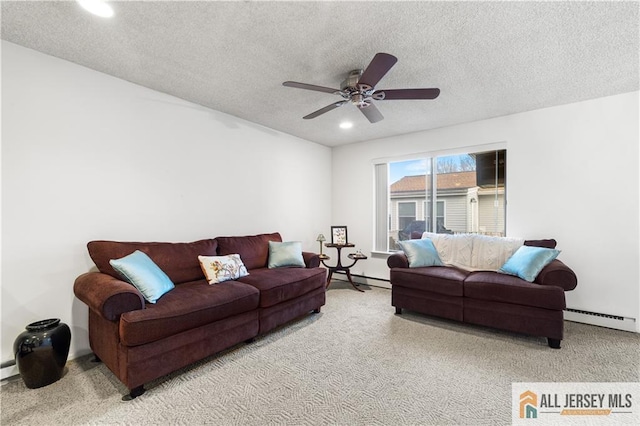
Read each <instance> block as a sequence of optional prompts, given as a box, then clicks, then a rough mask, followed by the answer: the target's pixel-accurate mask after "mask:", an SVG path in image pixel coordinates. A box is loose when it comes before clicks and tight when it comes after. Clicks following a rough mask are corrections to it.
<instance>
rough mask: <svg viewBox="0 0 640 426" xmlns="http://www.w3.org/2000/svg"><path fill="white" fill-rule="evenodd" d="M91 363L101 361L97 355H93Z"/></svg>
mask: <svg viewBox="0 0 640 426" xmlns="http://www.w3.org/2000/svg"><path fill="white" fill-rule="evenodd" d="M91 362H102V360H101V359H100V357H99V356H98V355H96V354H93V359H92V360H91Z"/></svg>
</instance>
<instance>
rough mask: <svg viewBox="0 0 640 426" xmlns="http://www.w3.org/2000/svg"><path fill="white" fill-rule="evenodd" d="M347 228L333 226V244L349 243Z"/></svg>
mask: <svg viewBox="0 0 640 426" xmlns="http://www.w3.org/2000/svg"><path fill="white" fill-rule="evenodd" d="M347 241H348V240H347V227H346V226H332V227H331V244H338V245H345V244H348V243H347Z"/></svg>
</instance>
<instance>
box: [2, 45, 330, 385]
mask: <svg viewBox="0 0 640 426" xmlns="http://www.w3.org/2000/svg"><path fill="white" fill-rule="evenodd" d="M212 96H214V94H212ZM330 173H331V150H330V149H329V148H327V147H324V146H321V145H318V144H314V143H311V142H308V141H305V140H302V139H298V138H295V137H292V136H290V135H286V134H283V133H279V132H276V131H274V130H270V129H267V128H265V127H261V126H258V125H255V124H253V123H250V122H247V121H244V120H241V119H238V118H235V117H232V116H229V115H226V114H223V113H220V112H216V111H213V110H210V109H207V108H204V107H201V106H198V105H194V104H191V103H188V102H185V101H183V100H180V99H177V98H175V97H172V96H169V95H165V94H162V93H158V92H155V91H153V90H150V89H147V88H144V87H140V86H137V85H134V84H131V83H128V82H126V81H123V80H119V79H117V78H114V77H110V76H107V75H105V74H102V73H99V72H96V71H92V70H90V69H87V68H84V67H81V66H78V65H75V64H72V63H70V62H66V61H63V60H60V59H56V58H54V57H51V56H47V55H44V54H41V53H38V52H36V51H33V50H29V49H25V48H23V47H20V46H17V45H15V44H11V43H8V42H4V41H3V42H2V301H1V306H2V313H1V318H2V358H1V360H2V361H3V362H4V361H7V360H10V359H12V358H13V354H12V344H13V340H14V339H15V337H16V336H17V335H18V334H19V333H20V332H22V331H23V330H24V326H25V325H27V324H28V323H30V322H33V321H36V320H39V319H44V318H51V317H56V318H61V320H62V321H63V322H65V323H67V324H68V325H69V326H70V327H71V331H72V335H73V339H72V346H71V357H74V356H76V355H80V354H83V353H86V352H88V351H89V345H88V336H87V308H86V306H85V305H84V304H83V303H82V302H80V301H78V300H77V299H75V298H74V295H73V290H72V288H73V282H74V280H75V278H76V277H77V276H78V275H80V274H81V273H83V272H86V271H88V270H90V269H91V268H92V267H93V263H92V261H91V259H90V258H89V256H88V254H87V250H86V243H87V242H88V241H90V240H92V239H116V240H142V241H151V240H155V241H193V240H196V239H200V238H211V237H215V236H219V235H247V234H253V233H261V232H274V231H279V232H280V233H281V234H282V236H283V238H284V239H288V240H301V241H303V246H304V247H305V249H308V250H314V251H317V249H318V246H317V243H316V241H315V238H316V236H317V235H318V233H320V232H324V231H326V230H327V229H329V226H330V209H329V208H328V206H329V205H330V202H331V198H330V191H331V188H330V187H329V185H318V184H317V183H318V179H319V176H325V177H327V178H328V176H330ZM9 370H10V369H4V370H3V372H2V376H3V377H6V376H7V375H10V374H14V373H15V371H9Z"/></svg>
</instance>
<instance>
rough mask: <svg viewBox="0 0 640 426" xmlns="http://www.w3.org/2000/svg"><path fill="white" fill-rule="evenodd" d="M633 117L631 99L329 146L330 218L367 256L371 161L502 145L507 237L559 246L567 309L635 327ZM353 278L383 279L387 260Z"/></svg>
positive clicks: (638, 300)
mask: <svg viewBox="0 0 640 426" xmlns="http://www.w3.org/2000/svg"><path fill="white" fill-rule="evenodd" d="M638 112H639V111H638V92H633V93H627V94H621V95H617V96H611V97H606V98H601V99H595V100H591V101H586V102H580V103H575V104H570V105H563V106H558V107H553V108H546V109H541V110H536V111H531V112H526V113H521V114H515V115H510V116H505V117H500V118H495V119H490V120H483V121H479V122H474V123H467V124H463V125H458V126H452V127H446V128H440V129H435V130H431V131H425V132H420V133H414V134H410V135H404V136H399V137H393V138H386V139H380V140H374V141H368V142H363V143H358V144H353V145H347V146H342V147H337V148H334V149H333V190H334V196H333V215H332V220H333V222H334V223H336V224H340V225H347V226H348V232H349V240H350V242H354V243H356V244H357V246H358V247H357V248H360V249H362V250H363V251H365V250H370V249H371V248H372V247H373V235H372V230H373V219H374V218H373V177H372V176H373V168H372V160H373V159H376V158H384V157H394V156H407V155H410V154H412V153H421V152H427V151H437V150H446V149H453V148H457V147H467V146H473V145H480V144H493V143H500V142H506V144H507V173H508V176H507V203H508V207H507V235H510V236H519V237H524V238H555V239H557V240H558V248H559V249H561V250H562V254H561V255H560V259H561V260H563V261H564V262H565V263H567V264H568V265H569V266H570V267H571V268H572V269H574V271H575V272H576V274H577V276H578V287H577V288H576V289H575V290H574V291H572V292H568V293H566V296H567V305H568V307H570V308H574V309H580V310H587V311H591V312H599V313H607V314H614V315H620V316H625V317H630V318H636V319H638V320H639V321H640V312H639V311H640V294H639V287H640V274H639V268H638V260H639V257H640V252H639V243H638V241H639V238H638V237H639V226H638V220H639V211H638V195H639V190H640V188H639V183H638V181H639V176H638V169H639V161H638V159H639V152H638V144H639V136H638V126H639V119H638ZM329 255H331V254H330V253H329ZM352 272H353V273H357V274H363V275H366V276H370V277H376V278H382V279H388V278H389V269H388V268H387V266H386V256H376V255H373V257H372V258H370V259H368V260H366V261H361V262H359V263H358V264H357V265H356V267H355V268H354V269H353V270H352ZM635 327H636V330H639V331H640V329H639V328H638V322H636V325H635Z"/></svg>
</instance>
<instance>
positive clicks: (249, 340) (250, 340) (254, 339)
mask: <svg viewBox="0 0 640 426" xmlns="http://www.w3.org/2000/svg"><path fill="white" fill-rule="evenodd" d="M255 341H256V338H255V337H252V338H251V339H247V340H245V341H244V342H245V343H246V344H249V343H253V342H255Z"/></svg>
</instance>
